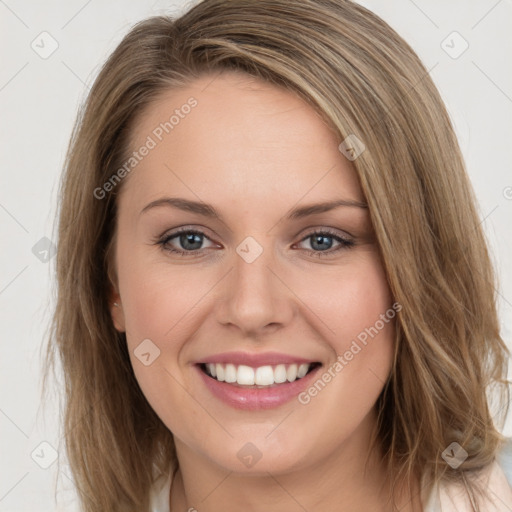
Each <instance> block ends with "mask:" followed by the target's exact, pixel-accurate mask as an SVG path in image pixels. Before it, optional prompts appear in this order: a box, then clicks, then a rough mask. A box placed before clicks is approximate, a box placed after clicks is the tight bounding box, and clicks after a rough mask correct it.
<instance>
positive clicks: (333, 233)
mask: <svg viewBox="0 0 512 512" xmlns="http://www.w3.org/2000/svg"><path fill="white" fill-rule="evenodd" d="M205 231H208V230H205V228H203V227H201V228H200V229H198V228H197V227H192V226H180V227H179V228H176V229H175V230H171V231H170V232H169V231H168V232H166V233H164V234H163V235H161V236H160V237H157V238H156V239H155V240H154V243H155V244H156V245H160V246H161V248H162V250H163V251H166V252H167V253H169V254H174V255H179V257H188V258H194V257H196V258H197V257H201V256H203V255H204V252H205V251H206V250H207V249H211V247H210V248H208V247H203V248H201V249H195V250H190V251H187V250H183V249H176V248H166V245H167V244H168V243H169V242H170V240H172V239H174V238H176V237H178V236H179V235H180V234H182V233H191V234H196V235H199V236H202V237H203V238H204V239H207V240H208V241H209V242H210V243H212V244H214V245H217V247H218V244H216V242H214V241H213V240H212V239H211V238H210V237H209V236H208V235H207V234H206V233H205ZM340 232H341V233H343V234H340ZM314 235H327V236H328V237H331V238H334V239H336V240H337V241H338V244H339V245H338V246H337V247H335V248H334V249H332V248H329V249H327V250H325V251H315V250H313V249H302V250H303V251H306V253H307V254H309V255H310V256H313V257H317V258H328V257H332V256H335V255H337V253H338V252H340V251H342V250H348V249H350V248H352V247H353V246H354V245H356V242H355V239H354V237H353V236H352V235H350V234H348V233H347V232H343V231H341V230H339V229H336V228H330V227H326V226H316V227H311V228H308V230H307V231H306V232H305V233H303V235H302V237H301V238H300V240H299V241H298V242H297V243H295V244H294V247H295V246H296V245H297V244H300V243H302V242H304V241H305V240H307V239H308V238H311V237H312V236H314ZM346 235H348V236H346Z"/></svg>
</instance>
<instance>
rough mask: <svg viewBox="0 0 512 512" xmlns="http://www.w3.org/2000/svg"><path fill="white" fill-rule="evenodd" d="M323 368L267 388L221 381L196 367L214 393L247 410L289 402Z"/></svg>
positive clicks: (319, 367) (238, 407)
mask: <svg viewBox="0 0 512 512" xmlns="http://www.w3.org/2000/svg"><path fill="white" fill-rule="evenodd" d="M321 368H322V367H321V366H318V367H317V368H315V369H313V370H312V371H310V372H309V373H308V374H307V375H306V376H305V377H302V379H297V380H295V381H293V382H287V383H283V384H277V385H275V386H269V387H265V388H251V387H243V386H238V385H233V384H229V383H227V382H219V381H218V380H217V379H214V378H212V377H210V376H208V375H206V373H204V372H203V370H201V368H200V367H199V366H198V365H196V369H197V371H198V372H199V374H200V376H201V378H202V379H203V382H204V383H205V385H206V387H207V388H208V389H209V390H210V391H211V392H212V394H213V395H215V396H216V397H217V398H219V399H220V400H222V401H223V402H224V403H226V404H228V405H230V406H231V407H235V408H237V409H246V410H257V409H272V408H274V407H279V406H280V405H283V404H285V403H286V402H289V401H290V400H292V399H293V398H295V397H297V395H298V394H299V393H300V392H301V391H303V390H304V389H305V388H307V387H308V386H309V385H310V384H311V382H312V381H313V379H314V378H315V375H316V374H317V372H318V370H320V369H321Z"/></svg>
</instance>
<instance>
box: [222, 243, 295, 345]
mask: <svg viewBox="0 0 512 512" xmlns="http://www.w3.org/2000/svg"><path fill="white" fill-rule="evenodd" d="M272 253H273V251H272V250H271V248H270V246H268V247H265V248H264V250H263V252H262V253H261V254H260V255H259V256H258V257H257V258H256V259H255V260H254V261H251V260H250V259H244V257H242V256H240V254H238V253H236V254H234V257H233V268H232V269H231V271H230V272H229V273H228V275H227V276H226V278H225V279H224V280H223V281H224V283H223V286H222V289H221V297H219V299H220V301H219V308H218V320H219V322H220V323H222V324H223V325H225V326H231V327H233V326H235V327H236V328H238V329H239V330H240V333H239V334H241V335H242V336H244V337H258V336H261V335H263V334H265V333H268V332H269V331H272V332H273V331H274V330H277V329H279V328H282V327H284V326H285V325H287V324H288V323H289V322H290V321H291V319H292V317H293V314H294V302H293V297H294V295H293V293H292V291H291V290H290V289H289V287H288V286H287V285H286V283H285V281H284V279H283V277H282V276H281V275H280V272H279V268H277V265H276V261H275V258H274V257H273V254H272Z"/></svg>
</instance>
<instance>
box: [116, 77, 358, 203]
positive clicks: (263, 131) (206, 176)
mask: <svg viewBox="0 0 512 512" xmlns="http://www.w3.org/2000/svg"><path fill="white" fill-rule="evenodd" d="M339 142H340V141H339V140H338V137H337V135H336V134H335V133H334V131H333V130H331V129H330V128H329V127H328V125H327V124H326V123H325V122H324V121H323V120H322V118H321V116H320V115H319V114H318V113H317V112H316V111H315V110H314V109H313V108H312V107H311V106H310V105H308V104H307V103H306V102H305V101H304V100H302V99H301V98H299V97H298V96H296V95H295V94H294V93H292V92H291V91H289V90H286V89H283V88H280V87H277V86H275V85H273V84H270V83H268V82H264V81H260V80H258V79H254V78H252V77H249V76H248V75H243V74H239V73H232V72H225V73H222V74H220V75H205V76H202V77H200V78H198V79H197V80H195V81H193V82H191V83H190V84H189V85H188V86H186V87H184V88H180V89H174V90H169V91H166V92H165V93H163V94H162V95H161V96H160V97H159V98H158V100H156V101H155V102H154V103H152V104H151V105H150V106H149V107H148V108H147V109H146V111H145V112H144V113H143V115H142V116H140V117H139V119H138V120H137V123H136V125H135V126H134V127H133V132H132V144H131V151H137V150H138V149H139V148H142V147H143V146H148V147H149V146H151V149H150V150H149V151H145V153H146V156H144V157H143V158H141V160H140V161H139V162H138V163H137V165H136V167H135V168H134V170H133V171H132V172H130V175H129V179H128V180H127V183H125V184H124V186H123V189H124V190H123V194H122V195H123V196H124V195H128V196H129V197H130V201H129V203H130V204H132V205H136V206H140V207H141V208H142V207H143V206H144V205H143V204H142V203H144V202H145V203H147V202H149V201H152V200H155V199H157V198H158V196H159V195H162V194H163V193H175V194H178V193H181V195H184V194H186V195H188V196H189V197H190V198H193V199H196V200H197V199H198V198H200V199H204V200H206V199H208V202H215V200H214V198H213V196H214V197H216V198H217V199H218V201H224V199H226V200H228V199H231V201H238V202H239V203H240V204H243V205H244V206H247V205H248V204H254V205H259V206H261V207H264V206H265V205H267V206H268V204H269V201H273V202H274V203H275V200H276V199H279V203H281V204H283V205H293V204H296V203H297V202H298V201H299V200H300V199H301V197H304V196H305V195H307V196H308V197H307V199H308V200H307V201H305V202H311V201H312V200H316V199H320V200H326V199H332V198H334V197H343V198H345V199H353V200H357V201H364V198H363V196H362V193H361V190H360V187H359V183H358V179H357V175H356V173H355V170H354V168H353V167H352V164H351V162H349V161H348V160H347V159H346V158H345V157H344V156H343V155H342V154H341V153H340V151H339V150H338V144H339ZM193 196H195V197H193Z"/></svg>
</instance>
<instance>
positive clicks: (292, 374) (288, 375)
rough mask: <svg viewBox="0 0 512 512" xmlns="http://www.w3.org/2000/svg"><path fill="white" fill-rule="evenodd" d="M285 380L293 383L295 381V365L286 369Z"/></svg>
mask: <svg viewBox="0 0 512 512" xmlns="http://www.w3.org/2000/svg"><path fill="white" fill-rule="evenodd" d="M286 378H287V379H288V382H293V381H294V380H296V379H297V365H296V364H292V365H290V366H289V367H288V369H287V370H286Z"/></svg>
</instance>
